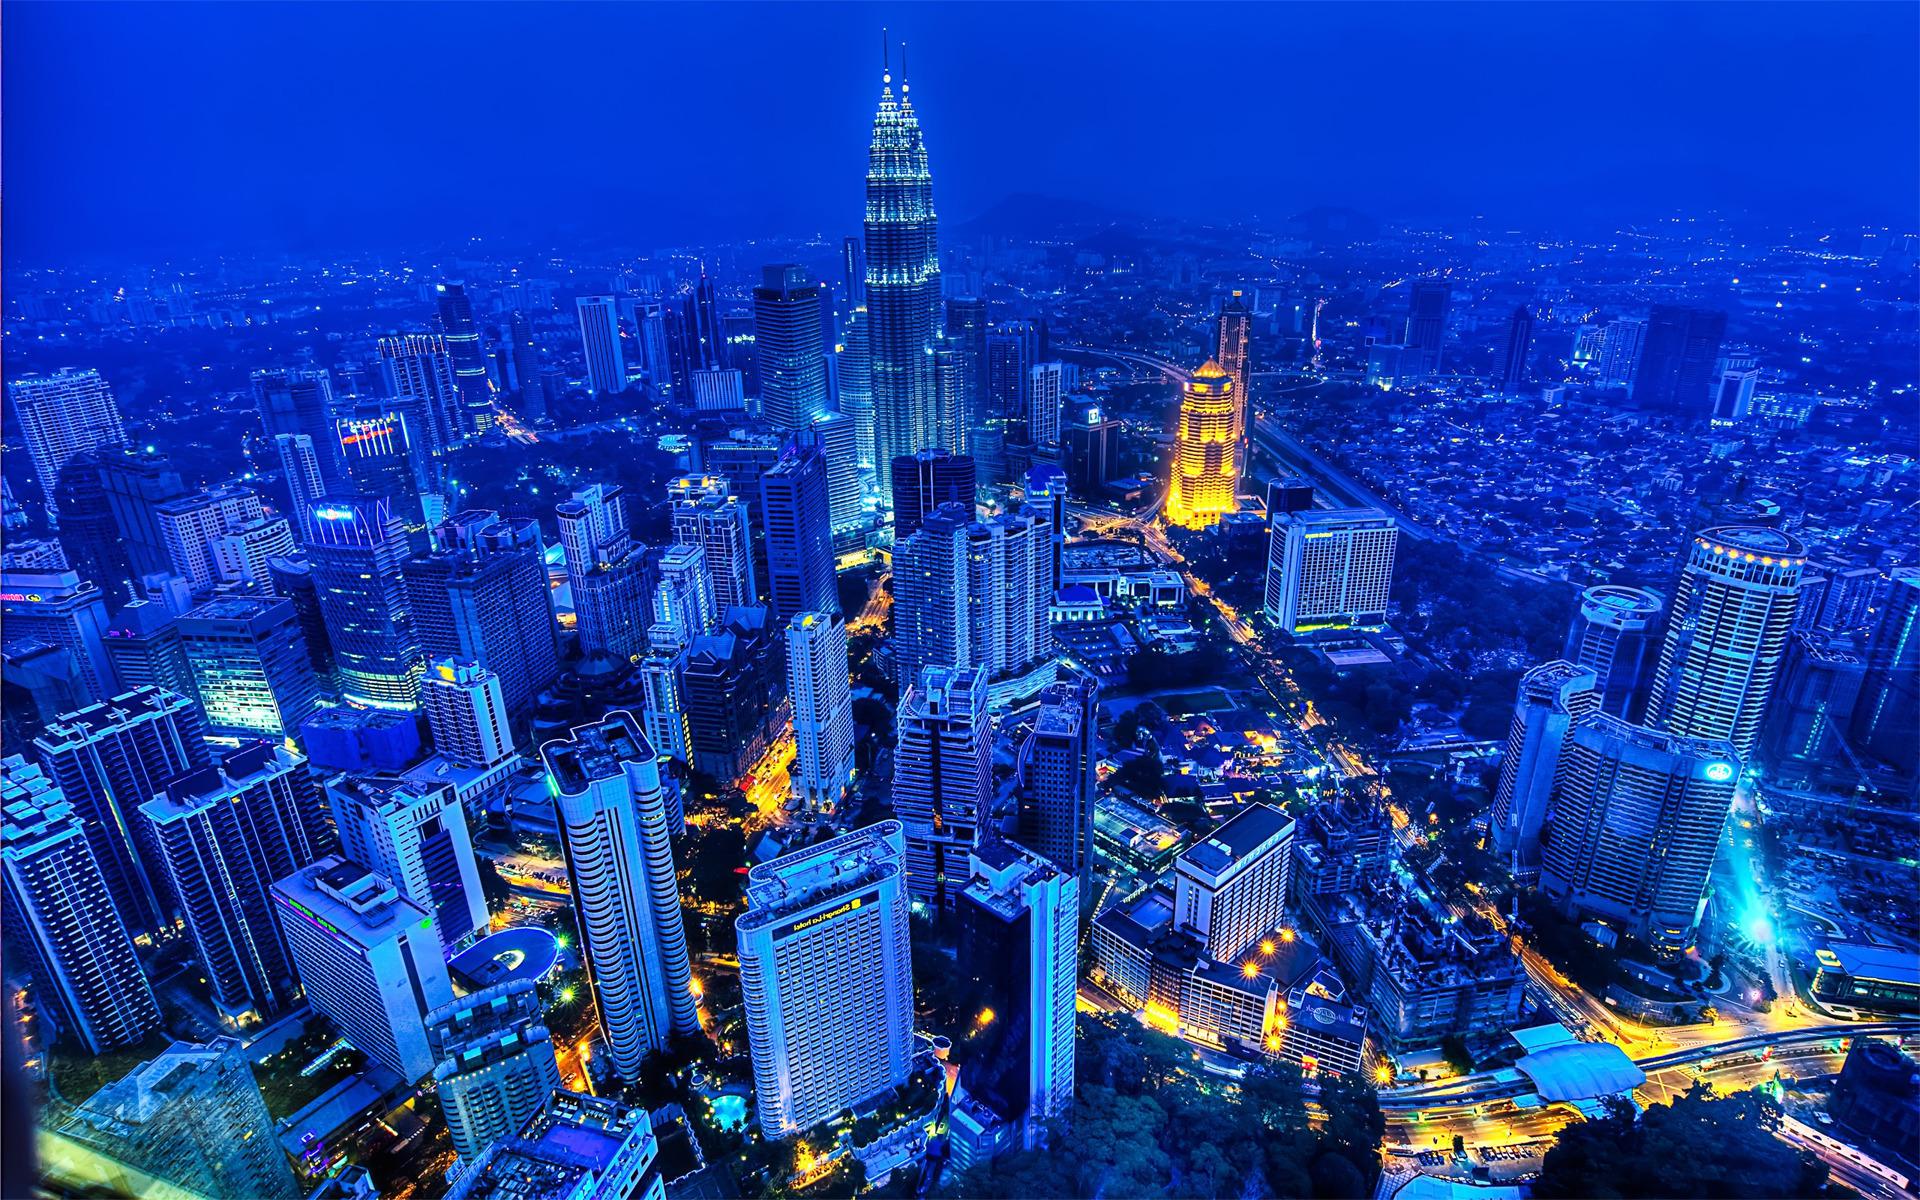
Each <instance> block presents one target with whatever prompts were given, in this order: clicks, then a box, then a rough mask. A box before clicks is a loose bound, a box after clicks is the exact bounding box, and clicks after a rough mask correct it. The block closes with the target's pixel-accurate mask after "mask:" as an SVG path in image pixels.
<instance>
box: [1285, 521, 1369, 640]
mask: <svg viewBox="0 0 1920 1200" xmlns="http://www.w3.org/2000/svg"><path fill="white" fill-rule="evenodd" d="M1399 541H1400V530H1399V527H1398V526H1397V525H1396V524H1395V522H1394V519H1393V518H1392V517H1390V516H1387V515H1386V514H1385V513H1382V512H1380V511H1379V510H1377V509H1371V508H1339V509H1321V510H1317V511H1309V512H1297V513H1282V514H1279V515H1277V516H1275V517H1274V518H1273V531H1272V533H1271V535H1270V536H1269V540H1268V546H1267V589H1266V613H1267V619H1268V620H1269V621H1272V622H1273V623H1274V624H1275V625H1277V626H1279V627H1280V628H1281V629H1284V630H1286V631H1287V632H1288V633H1292V634H1302V633H1312V632H1314V631H1315V630H1320V629H1350V628H1353V627H1355V626H1359V627H1377V626H1380V625H1384V624H1386V620H1387V601H1388V597H1389V594H1390V593H1391V591H1392V588H1393V556H1394V551H1395V550H1396V549H1397V548H1398V546H1399Z"/></svg>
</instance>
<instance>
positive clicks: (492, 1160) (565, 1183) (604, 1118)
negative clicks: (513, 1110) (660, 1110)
mask: <svg viewBox="0 0 1920 1200" xmlns="http://www.w3.org/2000/svg"><path fill="white" fill-rule="evenodd" d="M652 1136H653V1128H652V1124H651V1122H650V1119H649V1117H648V1114H647V1110H646V1109H644V1108H635V1107H633V1106H631V1105H626V1104H621V1103H619V1102H617V1101H614V1100H607V1099H604V1098H602V1097H599V1096H588V1095H584V1094H582V1093H579V1092H567V1091H556V1092H554V1093H553V1095H552V1096H550V1097H549V1098H548V1099H547V1103H546V1106H545V1107H544V1108H542V1109H541V1110H540V1112H538V1113H536V1114H535V1115H534V1116H533V1118H532V1119H531V1120H529V1121H528V1122H527V1124H526V1125H525V1127H524V1128H522V1129H521V1131H520V1135H519V1136H518V1137H514V1138H507V1139H505V1140H503V1141H500V1142H497V1143H495V1144H494V1146H493V1147H492V1148H491V1149H490V1150H489V1151H488V1152H487V1155H486V1156H485V1157H484V1158H482V1159H481V1160H480V1161H479V1162H478V1163H476V1164H475V1165H474V1167H473V1169H472V1170H471V1171H469V1172H468V1173H467V1174H466V1175H464V1176H462V1177H461V1179H460V1180H459V1182H458V1183H456V1184H455V1185H454V1187H453V1189H452V1191H450V1192H449V1193H448V1200H465V1198H472V1200H481V1198H486V1200H539V1198H543V1197H548V1196H557V1195H566V1194H568V1193H570V1192H571V1191H572V1189H574V1188H575V1187H577V1186H578V1185H579V1184H580V1182H581V1180H582V1179H583V1178H585V1177H586V1176H587V1175H589V1174H592V1175H593V1176H595V1177H596V1178H604V1177H605V1176H606V1174H607V1173H608V1171H609V1170H610V1169H611V1168H613V1167H614V1165H615V1162H616V1160H617V1159H619V1158H620V1156H621V1152H622V1151H623V1150H625V1149H627V1147H628V1146H629V1145H630V1144H633V1143H635V1142H640V1141H644V1140H646V1139H649V1138H651V1137H652ZM595 1194H596V1195H598V1194H600V1193H598V1192H596V1193H595ZM606 1194H608V1195H612V1194H613V1193H612V1192H608V1193H606Z"/></svg>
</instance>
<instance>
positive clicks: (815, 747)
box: [787, 612, 853, 813]
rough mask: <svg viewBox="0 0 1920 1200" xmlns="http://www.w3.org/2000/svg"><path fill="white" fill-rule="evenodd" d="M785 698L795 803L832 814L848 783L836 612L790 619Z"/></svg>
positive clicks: (849, 706)
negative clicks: (789, 721) (789, 716)
mask: <svg viewBox="0 0 1920 1200" xmlns="http://www.w3.org/2000/svg"><path fill="white" fill-rule="evenodd" d="M787 694H788V695H789V696H791V697H792V698H793V739H794V762H793V776H792V778H793V795H794V798H795V799H796V800H799V801H800V802H801V803H802V804H804V805H806V806H807V808H808V810H809V811H814V812H828V813H830V812H833V811H834V810H835V809H837V808H839V806H840V795H841V793H842V792H844V791H846V789H847V785H848V783H849V782H851V780H852V778H853V692H852V689H851V687H850V681H849V677H848V674H847V625H846V621H845V620H844V619H842V617H841V616H840V614H839V613H838V612H801V613H795V614H794V615H793V618H792V619H791V620H789V621H788V622H787Z"/></svg>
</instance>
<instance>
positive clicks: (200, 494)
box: [154, 487, 294, 591]
mask: <svg viewBox="0 0 1920 1200" xmlns="http://www.w3.org/2000/svg"><path fill="white" fill-rule="evenodd" d="M154 518H155V520H156V521H157V522H158V523H159V528H160V538H161V542H162V544H163V545H165V546H166V549H167V558H168V560H169V562H170V564H171V566H172V568H173V573H174V574H176V575H178V576H180V577H181V578H182V579H185V580H186V581H187V583H188V584H189V585H190V586H192V587H193V588H194V590H196V591H205V590H208V589H210V588H212V587H213V585H214V584H215V583H217V582H221V581H223V580H224V581H226V582H229V583H232V582H239V581H241V580H245V581H247V582H253V583H265V582H266V581H267V572H266V560H267V559H269V558H271V557H273V556H274V555H277V554H291V553H292V552H293V548H294V546H293V530H292V528H291V527H290V526H289V525H288V524H287V522H286V521H285V520H284V519H275V520H273V521H271V522H269V521H267V519H266V511H265V510H264V509H263V508H262V507H261V505H260V497H259V495H258V494H256V493H255V492H254V491H253V490H252V489H251V488H243V487H215V488H202V489H201V490H200V491H197V492H193V493H190V494H188V495H185V496H178V497H175V498H174V499H172V500H166V501H162V502H161V503H160V504H158V505H155V506H154ZM250 530H251V531H254V535H253V536H252V537H247V536H245V534H246V533H247V531H250ZM235 534H239V535H242V536H241V539H240V544H239V545H238V546H233V547H228V548H226V554H225V555H224V556H223V555H222V553H221V549H222V547H221V543H222V542H223V540H224V539H226V538H227V537H228V536H229V535H235ZM222 557H227V558H229V559H236V560H237V561H232V562H230V563H228V564H225V565H224V569H223V564H222V563H221V561H220V559H221V558H222Z"/></svg>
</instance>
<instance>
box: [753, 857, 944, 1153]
mask: <svg viewBox="0 0 1920 1200" xmlns="http://www.w3.org/2000/svg"><path fill="white" fill-rule="evenodd" d="M904 853H905V843H904V839H903V830H902V828H901V825H900V822H898V821H882V822H880V823H878V824H876V825H869V826H867V827H866V828H864V829H858V830H855V831H854V832H852V833H847V834H842V835H840V836H839V837H836V838H832V839H830V840H828V841H824V842H819V843H817V844H815V845H812V846H809V847H807V848H806V849H804V850H798V851H795V852H794V853H792V854H788V855H784V856H782V857H780V858H776V859H773V860H772V861H770V862H764V863H759V864H757V865H755V866H754V867H753V869H752V870H751V871H749V872H748V873H747V887H746V901H747V911H746V912H744V913H742V914H741V915H740V916H739V917H737V918H736V919H735V920H734V929H735V933H736V936H737V940H738V942H739V954H740V985H741V991H742V993H743V994H744V996H745V1004H744V1007H745V1009H746V1018H747V1044H748V1046H749V1048H750V1049H751V1051H752V1054H753V1084H754V1087H753V1094H754V1104H755V1108H756V1115H757V1116H758V1118H759V1122H760V1131H761V1133H762V1134H764V1135H765V1136H767V1137H769V1138H781V1137H786V1136H788V1135H790V1134H795V1133H799V1132H801V1131H803V1130H806V1129H810V1128H812V1127H813V1126H814V1125H817V1124H819V1123H820V1122H821V1121H824V1120H826V1119H828V1118H829V1117H832V1116H833V1115H834V1114H836V1113H838V1112H840V1111H842V1110H843V1109H847V1108H851V1107H853V1106H855V1105H859V1104H863V1103H864V1102H866V1101H868V1100H871V1099H873V1098H874V1097H876V1096H880V1095H882V1094H884V1093H886V1092H889V1091H891V1090H892V1089H893V1088H895V1087H898V1086H900V1085H902V1084H904V1083H905V1082H906V1081H907V1077H908V1074H909V1073H910V1072H911V1070H912V1063H913V959H912V956H911V954H910V953H909V951H908V944H907V904H908V896H907V887H906V868H905V865H904Z"/></svg>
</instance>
